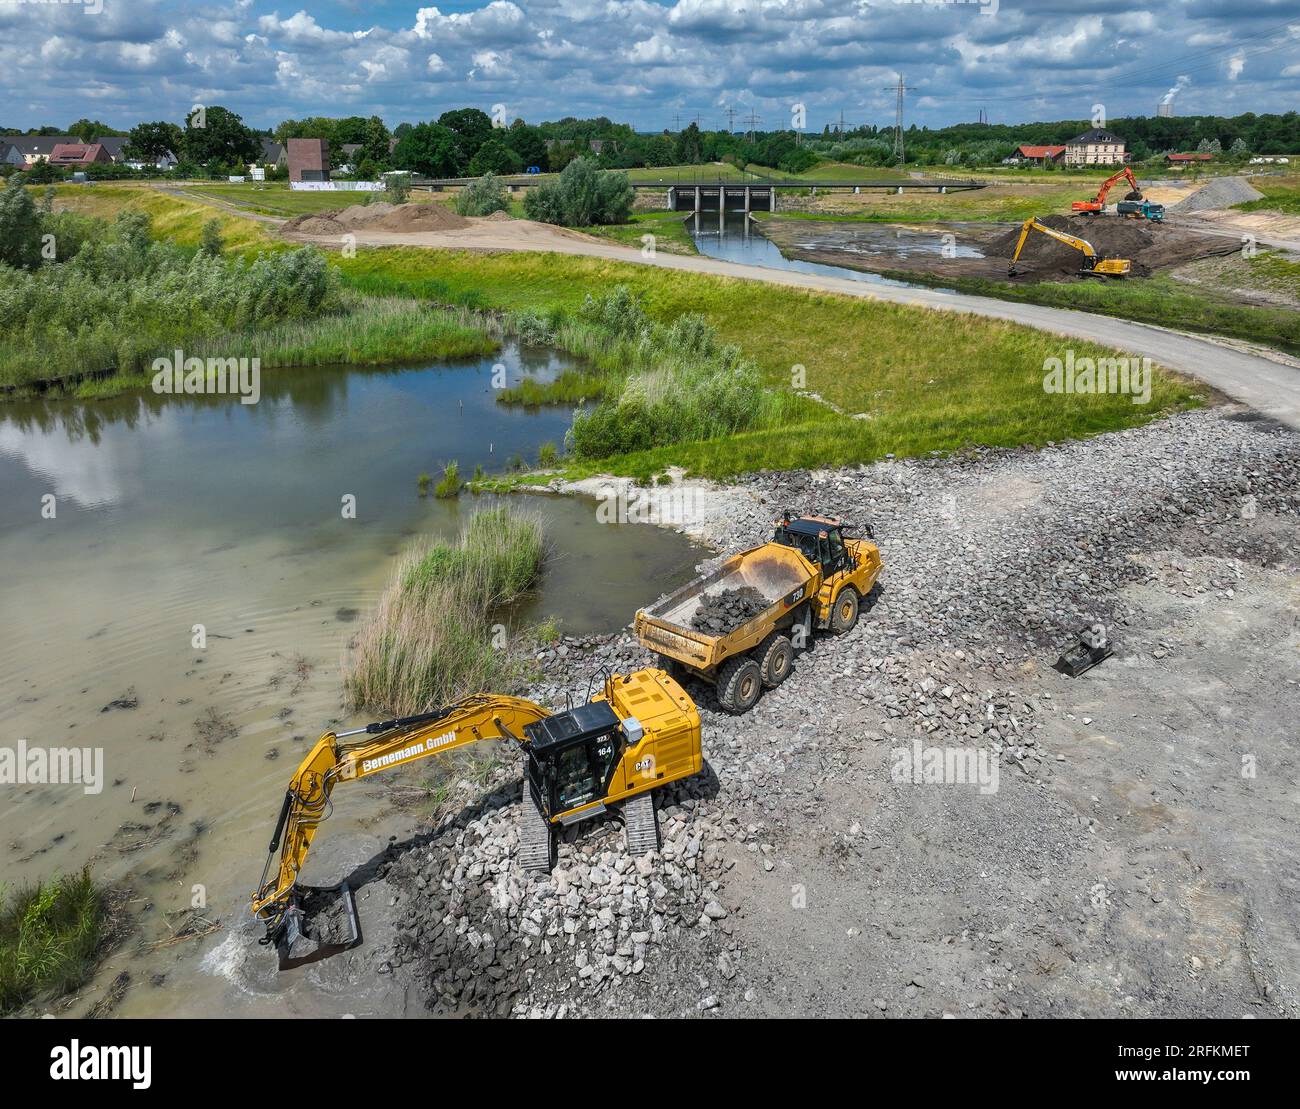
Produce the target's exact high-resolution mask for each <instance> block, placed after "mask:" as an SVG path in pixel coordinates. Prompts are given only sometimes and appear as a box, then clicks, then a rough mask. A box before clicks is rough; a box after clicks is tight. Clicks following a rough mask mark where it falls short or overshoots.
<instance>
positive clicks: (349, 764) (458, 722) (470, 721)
mask: <svg viewBox="0 0 1300 1109" xmlns="http://www.w3.org/2000/svg"><path fill="white" fill-rule="evenodd" d="M549 715H550V712H549V711H548V710H547V709H544V708H542V706H541V705H537V704H534V703H533V702H532V701H526V700H523V699H522V698H518V697H500V696H494V695H487V694H476V695H474V696H471V697H465V698H462V699H461V700H459V701H456V702H454V703H453V704H451V705H449V706H447V707H446V708H443V709H439V710H438V711H437V712H430V713H423V714H421V715H419V716H407V717H401V718H398V719H394V720H380V721H376V722H375V723H373V724H367V725H366V726H365V727H364V728H356V729H354V730H352V731H348V732H339V733H334V732H326V733H325V734H324V735H323V736H321V737H320V739H319V740H317V741H316V745H315V746H314V747H313V748H312V749H311V752H310V753H309V754H308V755H307V757H306V758H305V759H303V761H302V763H301V764H300V765H299V767H298V770H297V771H296V772H295V774H294V776H293V778H292V779H291V780H290V782H289V789H288V791H287V792H286V793H285V795H284V802H283V804H282V806H281V808H280V817H279V819H278V820H277V822H276V826H275V834H274V835H273V836H272V838H271V844H270V848H269V850H268V853H267V860H266V866H265V867H264V868H263V871H262V880H261V883H260V884H259V886H258V888H257V890H256V892H255V893H254V894H253V898H252V908H253V913H254V914H255V915H256V916H258V917H259V918H260V919H261V920H262V921H264V922H265V924H266V928H267V941H268V942H272V943H279V942H280V941H281V940H282V939H283V938H284V933H285V932H286V930H288V931H291V932H292V931H296V926H297V924H298V923H299V921H298V918H299V917H300V915H301V914H300V912H299V910H298V907H297V891H298V886H297V882H298V875H299V873H300V872H301V870H302V867H303V864H304V863H305V862H306V859H307V852H308V850H309V849H310V847H311V843H312V840H313V839H314V838H315V836H316V832H317V829H318V828H319V827H320V823H321V821H322V820H324V819H325V818H326V817H327V816H328V815H329V812H330V796H331V794H332V793H333V792H334V787H335V786H336V785H337V784H338V783H339V782H347V781H353V780H355V779H357V778H365V777H368V776H369V775H371V774H378V773H380V772H381V771H384V770H390V769H392V768H393V767H395V766H404V765H406V764H407V763H412V762H417V761H419V760H420V759H424V758H428V757H429V756H430V755H445V754H446V753H447V752H448V751H454V750H456V749H457V748H460V747H466V746H468V745H470V744H471V743H478V742H480V741H481V740H485V739H509V740H513V741H514V742H515V743H517V744H519V745H520V746H523V745H524V744H525V742H526V741H525V739H524V733H523V729H524V728H525V727H526V726H527V725H529V724H534V723H536V722H537V721H539V720H541V719H543V718H544V717H547V716H549ZM358 735H366V736H371V737H374V738H371V739H366V740H360V741H357V742H355V743H347V742H344V741H345V740H347V739H349V738H351V737H352V736H358ZM277 852H278V865H276V863H277ZM273 868H274V870H273ZM354 930H355V928H354Z"/></svg>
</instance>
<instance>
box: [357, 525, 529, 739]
mask: <svg viewBox="0 0 1300 1109" xmlns="http://www.w3.org/2000/svg"><path fill="white" fill-rule="evenodd" d="M544 557H545V543H544V538H543V533H542V525H541V521H540V519H539V518H538V517H536V516H534V515H532V514H530V513H526V512H522V511H519V510H517V509H514V508H509V507H506V506H498V507H495V508H491V509H484V510H481V511H479V512H477V513H475V514H474V516H472V517H471V518H470V520H469V523H468V524H467V525H466V526H465V527H464V529H463V530H462V531H461V533H460V535H459V536H458V537H457V538H456V540H455V541H453V542H450V543H448V542H435V543H427V542H426V543H422V544H419V545H417V546H416V547H415V548H413V549H412V550H411V551H409V552H408V553H407V554H406V555H405V556H404V557H403V558H402V560H401V562H400V563H399V565H398V567H397V570H396V572H395V573H394V575H393V579H392V581H390V582H389V584H388V587H387V588H386V589H385V590H384V593H383V595H382V596H381V597H380V599H379V605H378V607H377V608H376V610H375V612H374V613H373V614H372V615H371V616H370V618H369V619H368V620H367V621H366V623H365V625H364V626H363V627H362V629H361V631H360V633H359V634H358V636H357V639H356V642H355V646H354V649H353V652H352V655H351V656H350V658H349V659H348V661H347V663H346V664H345V667H344V674H345V676H344V682H345V687H346V689H347V693H348V697H349V699H350V701H351V703H352V705H353V707H355V708H367V709H371V710H374V711H377V712H381V713H392V714H395V715H407V714H410V713H416V712H427V711H429V710H431V709H435V708H438V707H440V706H442V705H445V704H447V703H448V702H449V701H453V700H455V699H456V698H458V697H462V696H464V695H465V694H467V693H473V692H478V691H480V690H489V691H494V692H501V691H503V690H502V687H509V686H512V685H514V684H515V683H516V681H517V680H518V677H519V672H520V661H521V660H520V657H519V654H518V653H517V652H515V651H513V650H511V648H510V647H509V645H508V644H507V645H503V644H501V643H499V642H494V636H493V628H492V625H493V622H494V617H497V616H499V614H500V610H501V609H503V608H504V607H505V606H507V605H509V604H511V603H512V602H514V601H516V600H518V599H519V598H520V597H521V596H522V595H523V594H524V593H526V592H527V591H528V590H529V589H531V588H532V587H533V586H534V585H535V584H536V582H537V579H538V577H539V575H540V573H541V568H542V563H543V560H544Z"/></svg>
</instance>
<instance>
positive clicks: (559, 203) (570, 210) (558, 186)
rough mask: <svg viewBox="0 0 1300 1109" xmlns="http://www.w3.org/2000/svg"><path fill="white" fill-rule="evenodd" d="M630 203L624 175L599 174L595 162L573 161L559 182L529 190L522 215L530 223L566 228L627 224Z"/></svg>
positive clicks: (550, 182) (601, 172)
mask: <svg viewBox="0 0 1300 1109" xmlns="http://www.w3.org/2000/svg"><path fill="white" fill-rule="evenodd" d="M632 199H633V193H632V186H631V185H630V184H629V183H628V179H627V174H626V173H615V172H608V171H601V170H600V169H598V168H597V166H596V162H595V160H594V159H591V158H575V159H574V160H573V161H572V162H570V163H569V164H568V165H567V166H565V167H564V172H563V173H561V174H560V176H559V179H558V180H555V181H547V182H544V183H543V184H541V185H537V186H534V187H533V188H531V189H529V190H528V193H527V195H526V196H525V197H524V212H525V213H526V214H527V216H528V218H529V219H535V220H540V221H541V222H543V223H556V224H561V225H563V226H565V227H590V226H591V225H592V224H597V223H626V222H627V218H628V215H629V213H630V212H631V211H632Z"/></svg>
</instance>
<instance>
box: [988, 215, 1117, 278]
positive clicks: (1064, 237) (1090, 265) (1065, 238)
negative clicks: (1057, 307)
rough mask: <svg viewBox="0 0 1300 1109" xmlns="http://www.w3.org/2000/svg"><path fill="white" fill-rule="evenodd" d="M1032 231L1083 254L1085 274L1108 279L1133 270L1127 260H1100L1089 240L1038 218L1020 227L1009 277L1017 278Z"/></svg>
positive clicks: (1083, 270) (1026, 221) (1032, 218)
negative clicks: (1019, 262) (1022, 255)
mask: <svg viewBox="0 0 1300 1109" xmlns="http://www.w3.org/2000/svg"><path fill="white" fill-rule="evenodd" d="M1030 231H1041V232H1042V233H1043V234H1044V235H1047V236H1049V237H1050V238H1053V239H1055V240H1056V241H1057V242H1061V243H1064V244H1065V245H1066V246H1072V247H1074V249H1075V250H1077V251H1080V252H1081V253H1082V254H1083V264H1082V266H1081V267H1080V269H1079V272H1080V273H1083V274H1099V275H1104V276H1106V277H1127V276H1128V275H1129V272H1130V271H1131V270H1132V268H1133V266H1132V263H1131V262H1130V261H1129V260H1128V259H1127V258H1098V257H1097V251H1096V250H1094V249H1093V245H1092V243H1090V242H1088V240H1087V239H1081V238H1079V236H1078V235H1071V234H1070V233H1069V232H1068V231H1057V230H1056V229H1055V228H1054V227H1048V226H1047V224H1045V223H1040V222H1039V221H1038V220H1037V219H1036V218H1034V217H1032V216H1031V217H1030V218H1029V219H1027V220H1025V222H1024V223H1023V224H1022V225H1021V227H1020V238H1019V239H1018V240H1017V242H1016V251H1015V253H1014V254H1012V255H1011V264H1010V265H1009V266H1008V267H1007V276H1008V277H1016V276H1018V272H1017V270H1016V263H1017V262H1018V261H1019V260H1020V252H1021V251H1022V250H1024V249H1025V240H1026V239H1027V238H1029V232H1030Z"/></svg>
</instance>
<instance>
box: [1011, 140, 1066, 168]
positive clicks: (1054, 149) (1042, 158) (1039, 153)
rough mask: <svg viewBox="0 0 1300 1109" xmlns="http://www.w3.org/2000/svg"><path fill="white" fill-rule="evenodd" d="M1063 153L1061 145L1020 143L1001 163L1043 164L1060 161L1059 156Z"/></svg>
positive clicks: (1016, 164) (1018, 164)
mask: <svg viewBox="0 0 1300 1109" xmlns="http://www.w3.org/2000/svg"><path fill="white" fill-rule="evenodd" d="M1064 153H1065V147H1063V146H1032V145H1029V144H1027V143H1022V144H1021V145H1020V146H1018V147H1016V152H1015V153H1014V154H1012V155H1011V157H1010V158H1004V159H1003V160H1002V161H1003V164H1004V165H1009V166H1021V165H1025V164H1026V163H1030V162H1032V163H1034V164H1035V165H1040V166H1045V165H1048V164H1056V163H1058V162H1060V160H1061V156H1062V155H1063V154H1064Z"/></svg>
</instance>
